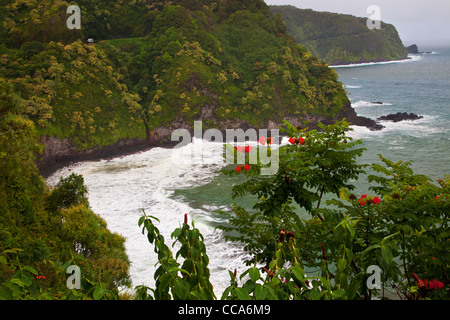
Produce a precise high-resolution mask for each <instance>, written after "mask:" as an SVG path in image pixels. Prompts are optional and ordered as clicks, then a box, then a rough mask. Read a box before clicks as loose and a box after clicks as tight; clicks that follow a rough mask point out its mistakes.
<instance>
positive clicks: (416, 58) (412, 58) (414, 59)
mask: <svg viewBox="0 0 450 320" xmlns="http://www.w3.org/2000/svg"><path fill="white" fill-rule="evenodd" d="M420 60H422V56H421V55H416V54H410V55H408V58H407V59H402V60H393V61H382V62H366V63H352V64H346V65H336V66H330V68H354V67H366V66H373V65H383V64H392V63H405V62H417V61H420Z"/></svg>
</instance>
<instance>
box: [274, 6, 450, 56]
mask: <svg viewBox="0 0 450 320" xmlns="http://www.w3.org/2000/svg"><path fill="white" fill-rule="evenodd" d="M265 2H266V3H267V4H268V5H292V6H295V7H297V8H300V9H313V10H316V11H328V12H336V13H344V14H351V15H354V16H357V17H369V16H370V15H371V13H370V12H367V8H368V7H369V6H371V5H377V6H379V7H380V10H381V12H380V13H381V20H382V21H383V22H386V23H390V24H393V25H394V26H395V27H396V28H397V31H398V32H399V35H400V38H401V39H402V42H403V44H404V45H405V46H410V45H412V44H417V45H418V47H419V50H422V51H423V50H425V49H428V50H431V49H433V48H436V47H444V46H447V47H448V46H450V1H448V0H427V1H424V0H265Z"/></svg>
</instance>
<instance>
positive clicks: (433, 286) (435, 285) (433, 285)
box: [429, 279, 444, 290]
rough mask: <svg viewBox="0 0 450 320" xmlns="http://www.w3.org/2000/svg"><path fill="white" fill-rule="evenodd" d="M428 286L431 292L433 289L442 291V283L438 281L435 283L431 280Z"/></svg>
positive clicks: (434, 280)
mask: <svg viewBox="0 0 450 320" xmlns="http://www.w3.org/2000/svg"><path fill="white" fill-rule="evenodd" d="M429 286H430V289H431V290H433V289H438V290H439V289H442V288H443V287H444V283H442V282H440V281H437V280H436V279H433V280H431V281H430V282H429Z"/></svg>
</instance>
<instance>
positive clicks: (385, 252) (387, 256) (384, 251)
mask: <svg viewBox="0 0 450 320" xmlns="http://www.w3.org/2000/svg"><path fill="white" fill-rule="evenodd" d="M381 255H382V257H383V260H384V261H385V262H386V263H387V264H388V265H389V264H391V263H392V259H393V256H392V251H391V249H389V248H388V247H386V246H385V245H382V246H381Z"/></svg>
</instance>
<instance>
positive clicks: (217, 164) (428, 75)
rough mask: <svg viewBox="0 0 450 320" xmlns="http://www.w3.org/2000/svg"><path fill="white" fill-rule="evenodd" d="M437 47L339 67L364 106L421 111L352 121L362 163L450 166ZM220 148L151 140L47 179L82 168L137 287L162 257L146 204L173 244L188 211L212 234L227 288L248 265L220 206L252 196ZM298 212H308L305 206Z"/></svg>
mask: <svg viewBox="0 0 450 320" xmlns="http://www.w3.org/2000/svg"><path fill="white" fill-rule="evenodd" d="M432 50H435V51H436V54H430V55H421V56H415V57H413V58H414V59H411V60H409V61H407V62H397V63H390V64H376V65H369V66H358V67H345V68H336V71H337V72H338V73H339V75H340V81H341V82H342V83H343V84H344V85H346V86H347V88H348V91H349V97H350V98H351V101H352V105H353V106H354V108H355V110H356V112H357V113H358V114H360V115H362V116H367V117H371V118H377V117H379V116H381V115H386V114H389V113H396V112H405V111H406V112H408V113H409V112H414V113H416V114H418V115H422V116H424V119H422V120H419V121H414V122H399V123H395V124H394V123H388V122H383V123H382V124H383V125H385V126H386V128H385V129H383V130H382V131H377V132H373V131H369V130H367V129H366V128H362V127H354V129H355V130H354V131H353V132H352V134H351V135H352V136H353V137H354V138H361V139H363V142H364V145H363V146H364V147H365V148H367V149H368V150H367V151H366V152H365V153H364V155H363V157H362V158H361V159H360V161H361V162H362V163H373V162H378V161H379V160H378V157H377V154H378V153H381V154H383V155H384V156H385V157H387V158H388V159H390V160H393V161H399V160H405V161H406V160H413V161H414V163H413V166H412V167H413V169H414V170H415V172H416V173H421V174H425V175H427V176H429V177H431V178H433V179H438V178H442V177H443V175H445V174H450V161H449V159H450V148H449V147H450V140H449V138H450V137H449V133H450V108H449V106H450V48H449V49H445V50H439V49H432ZM370 102H383V104H381V105H380V104H373V103H370ZM202 144H203V145H204V149H203V152H201V156H202V157H203V162H200V163H198V162H197V161H195V160H196V157H198V156H199V154H197V153H196V152H193V151H195V150H196V147H198V146H200V145H202ZM222 151H223V146H222V145H221V144H219V143H212V142H205V141H201V140H199V141H193V142H192V143H191V144H189V145H187V146H185V147H183V148H181V149H178V150H175V149H173V150H172V149H163V148H153V149H150V150H148V151H145V152H141V153H137V154H132V155H128V156H124V157H119V158H115V159H110V160H102V161H98V162H83V163H78V164H75V165H72V166H70V167H67V168H63V169H61V170H59V171H58V172H56V173H55V174H54V175H53V176H52V177H50V178H49V179H48V182H49V184H50V185H54V184H56V183H57V182H58V181H59V178H60V177H62V176H68V175H69V174H70V173H72V172H75V173H78V174H82V175H83V177H84V181H85V184H86V186H87V188H88V191H89V203H90V206H91V208H92V209H93V210H94V212H96V213H97V214H99V215H100V216H101V217H102V218H103V219H105V221H106V222H107V224H108V228H109V229H110V230H111V231H113V232H117V233H119V234H121V235H122V236H124V237H125V238H126V243H125V246H126V250H127V254H128V256H129V258H130V261H131V267H130V275H131V278H132V281H133V285H134V286H136V285H141V284H145V285H147V286H150V287H152V286H153V284H154V278H153V274H154V272H155V270H156V267H155V266H156V263H157V261H158V260H157V255H156V254H154V252H153V248H152V246H151V245H150V244H149V243H148V241H147V239H146V237H145V236H144V235H142V233H141V229H140V228H139V227H138V225H137V222H138V220H139V218H140V217H141V215H142V209H144V210H145V211H146V213H147V214H150V215H152V216H156V217H157V218H158V219H159V220H160V222H159V223H157V225H158V228H159V230H160V231H161V233H162V234H163V235H164V237H165V238H166V239H167V241H168V243H171V242H170V235H171V233H172V232H173V230H174V228H177V227H179V226H180V225H181V223H182V222H183V219H184V214H185V213H189V221H192V220H195V226H196V227H197V228H199V229H200V231H201V232H202V234H203V236H204V238H205V245H206V247H207V248H208V249H207V250H208V256H209V258H210V264H209V267H210V271H211V281H212V283H213V284H214V288H215V291H216V294H218V296H220V295H221V293H222V292H223V290H224V289H225V288H226V287H227V286H228V285H229V281H230V278H229V274H228V271H233V270H234V269H235V268H236V269H237V270H238V273H241V272H243V271H244V270H246V269H247V267H246V266H245V265H244V260H245V254H244V253H243V250H242V245H240V244H236V243H230V242H227V241H225V239H224V237H223V234H222V233H221V232H220V231H218V230H216V229H215V226H217V225H218V224H222V223H224V217H223V216H221V215H220V214H218V213H217V210H223V211H226V210H227V209H229V208H230V204H231V203H232V202H234V201H235V202H237V203H239V204H240V205H243V206H244V207H247V208H250V207H251V206H252V203H253V201H254V200H255V199H254V198H252V197H249V196H247V197H243V198H238V199H235V200H233V199H232V198H231V189H232V186H233V184H236V183H239V179H240V178H239V177H234V178H230V177H229V176H223V175H221V174H220V173H219V172H220V169H221V168H223V165H224V163H223V158H222V154H221V153H222ZM354 184H355V185H356V187H357V193H359V194H362V193H367V189H368V185H367V182H366V180H365V177H361V178H360V179H358V180H357V181H354ZM299 214H300V215H302V216H304V217H305V218H307V217H308V216H307V215H306V213H304V212H301V211H300V210H299ZM174 250H175V249H174Z"/></svg>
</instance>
